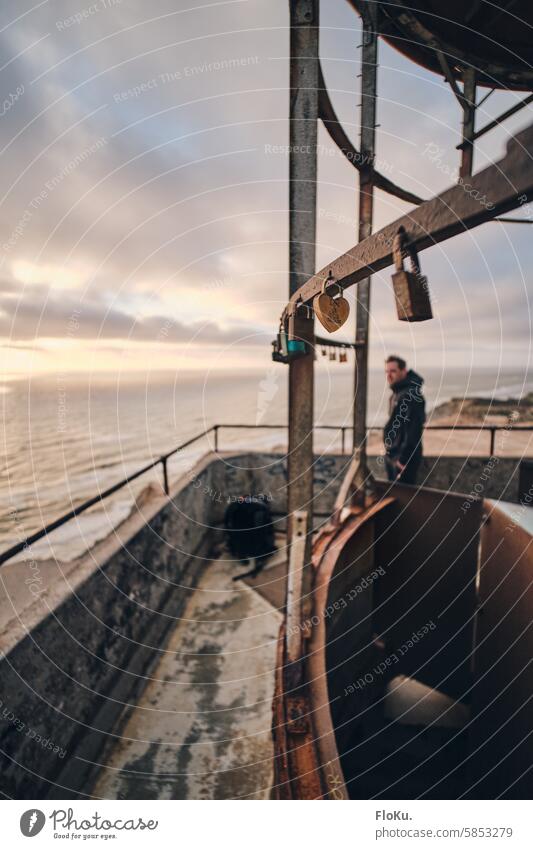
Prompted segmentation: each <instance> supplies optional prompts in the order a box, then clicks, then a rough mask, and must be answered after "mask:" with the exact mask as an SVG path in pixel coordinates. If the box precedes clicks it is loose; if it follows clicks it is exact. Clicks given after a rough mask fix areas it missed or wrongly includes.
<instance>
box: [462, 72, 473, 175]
mask: <svg viewBox="0 0 533 849" xmlns="http://www.w3.org/2000/svg"><path fill="white" fill-rule="evenodd" d="M463 79H464V85H463V142H465V146H464V147H463V149H462V151H461V167H460V169H459V176H460V177H471V176H472V169H473V165H474V133H475V120H476V72H475V70H474V68H467V69H466V71H465V72H464V75H463Z"/></svg>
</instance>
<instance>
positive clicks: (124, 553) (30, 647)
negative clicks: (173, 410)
mask: <svg viewBox="0 0 533 849" xmlns="http://www.w3.org/2000/svg"><path fill="white" fill-rule="evenodd" d="M195 474H196V478H195V480H196V481H200V482H201V485H202V486H209V481H210V478H211V476H212V474H213V466H212V465H210V464H209V463H207V462H206V461H202V462H201V463H200V464H198V466H197V467H196V469H195ZM212 507H213V502H212V501H211V500H210V499H209V498H205V497H203V498H199V497H198V492H197V490H196V489H195V488H194V484H193V482H192V481H191V480H190V479H189V477H187V478H185V479H184V480H182V481H180V482H179V484H178V485H177V486H176V487H175V489H174V491H173V493H172V495H171V498H170V499H169V498H166V497H163V498H161V497H159V498H156V499H155V501H154V500H152V501H150V502H148V504H145V505H144V506H143V508H142V509H140V510H138V511H136V512H135V513H134V514H133V515H132V516H131V517H130V519H128V520H127V521H126V522H124V523H123V524H122V525H121V526H120V527H119V528H118V529H117V533H116V534H115V535H114V536H113V537H112V538H109V539H108V540H106V541H105V542H104V543H103V544H100V545H98V546H96V547H95V548H94V549H93V550H92V551H91V552H90V553H89V554H88V555H86V556H85V557H84V558H82V559H81V560H80V562H79V563H77V564H76V569H75V571H74V574H73V573H72V571H71V573H70V575H69V579H68V580H64V581H63V584H62V585H61V575H60V574H58V575H56V578H57V582H59V584H60V585H59V586H58V585H57V584H56V585H55V586H54V587H53V597H54V601H55V603H54V606H53V607H52V606H51V605H50V604H49V603H48V596H49V593H48V592H47V591H43V592H42V593H40V594H39V595H38V596H37V597H35V598H34V599H33V601H32V604H30V605H25V606H24V607H22V608H21V610H20V611H19V612H18V615H17V617H16V628H12V629H10V631H9V633H4V634H3V635H2V636H3V640H2V656H1V661H0V751H1V753H2V754H1V756H0V757H1V779H0V786H1V789H2V791H3V793H5V794H7V795H8V796H11V797H14V798H19V799H20V798H28V799H30V798H34V799H37V798H46V797H51V798H69V797H70V796H71V795H73V793H72V790H73V789H74V790H75V789H76V788H78V789H79V790H80V791H81V790H87V788H88V786H89V785H90V780H91V774H92V770H91V766H90V764H87V763H86V762H85V761H84V760H83V759H87V760H89V761H92V760H98V758H99V756H100V754H101V752H102V749H103V746H104V745H105V744H106V743H108V742H109V741H110V739H111V740H112V739H113V738H110V737H109V733H108V732H109V731H111V730H113V731H114V732H115V733H116V732H117V730H118V728H120V723H121V721H122V720H124V719H125V713H127V707H128V703H129V702H131V700H132V699H135V697H136V694H137V693H138V692H139V691H140V690H141V689H142V687H143V686H144V684H145V677H144V676H145V675H146V674H147V672H148V671H149V668H150V665H151V664H152V663H153V662H154V660H155V659H156V657H157V653H158V652H159V651H161V650H162V648H163V646H164V644H165V639H166V636H167V635H168V634H169V629H170V628H171V627H172V625H173V623H174V621H175V618H176V617H179V616H180V614H181V612H182V611H183V608H184V605H185V603H186V600H187V598H188V594H189V593H190V592H191V590H192V588H193V587H194V586H195V584H196V582H197V580H198V577H199V575H200V574H201V571H202V567H203V564H204V563H205V560H204V558H205V557H208V556H209V546H210V544H211V537H210V535H209V534H206V532H205V530H206V526H209V524H210V521H211V514H212ZM17 568H24V564H14V565H13V567H12V569H17ZM45 574H47V575H48V578H50V577H51V575H52V572H50V570H49V571H48V572H45ZM50 591H51V592H52V589H51V590H50ZM58 595H59V597H58ZM74 795H76V794H74Z"/></svg>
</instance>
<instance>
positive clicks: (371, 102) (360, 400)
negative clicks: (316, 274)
mask: <svg viewBox="0 0 533 849" xmlns="http://www.w3.org/2000/svg"><path fill="white" fill-rule="evenodd" d="M362 23H363V32H362V38H363V43H362V50H361V53H362V56H361V62H362V68H361V135H360V139H361V140H360V151H361V161H362V163H363V167H362V168H361V170H360V172H359V236H358V238H359V241H360V242H362V241H363V239H366V238H368V236H370V234H371V233H372V217H373V210H374V183H373V169H374V148H375V137H376V129H375V127H376V83H377V56H378V35H377V4H375V3H372V2H371V3H367V4H366V6H365V9H364V11H363V14H362ZM370 280H371V278H370V277H367V278H366V280H362V281H361V282H360V283H359V285H358V287H357V310H356V317H355V341H356V344H357V347H356V349H355V386H354V430H353V449H354V454H355V458H356V460H357V461H358V464H359V467H358V474H357V476H356V480H355V484H356V486H357V497H358V500H362V499H363V498H364V491H363V486H364V481H365V479H366V477H367V460H366V411H367V392H368V318H369V310H370Z"/></svg>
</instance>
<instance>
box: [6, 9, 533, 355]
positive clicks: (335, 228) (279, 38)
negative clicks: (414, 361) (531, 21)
mask: <svg viewBox="0 0 533 849" xmlns="http://www.w3.org/2000/svg"><path fill="white" fill-rule="evenodd" d="M88 5H90V4H88ZM97 5H98V12H97V13H94V14H91V15H89V16H88V17H86V18H84V17H83V16H82V19H80V21H79V22H78V21H76V22H75V23H74V24H71V25H68V26H67V25H65V26H63V23H62V22H64V21H65V20H67V19H69V18H70V17H72V15H74V14H75V13H77V12H79V11H80V9H82V7H83V4H78V6H77V7H76V8H73V6H72V2H69V0H57V2H54V4H53V5H52V4H44V5H41V4H38V5H37V6H36V7H35V9H34V10H33V11H31V12H29V13H28V14H27V15H24V16H23V17H20V16H21V14H22V12H24V11H29V10H30V8H31V5H30V3H29V2H26V0H23V2H22V3H21V2H20V0H6V2H4V4H3V6H2V12H1V13H0V30H1V32H0V46H1V47H2V56H3V57H5V61H8V60H9V59H11V58H12V57H14V56H16V55H17V54H19V53H20V54H21V55H20V56H19V57H18V58H17V59H15V60H14V61H13V62H11V63H10V64H8V65H7V67H6V68H5V69H4V70H3V71H2V72H1V80H2V87H3V91H4V92H6V93H9V92H16V91H17V90H18V89H17V87H18V88H20V87H21V86H22V87H23V89H24V90H23V93H22V95H21V96H20V97H18V98H17V100H16V101H14V103H13V106H12V108H10V109H9V111H8V112H7V113H6V114H5V115H4V116H3V117H2V122H1V129H2V134H1V138H0V150H3V153H2V162H3V168H2V171H1V172H0V227H1V228H2V234H3V235H2V240H0V241H1V244H0V248H1V250H0V254H1V256H0V259H1V260H2V264H1V268H2V274H3V275H4V278H5V282H4V285H3V286H2V287H1V289H0V309H1V311H2V312H1V313H0V332H1V333H2V334H3V335H4V337H5V339H6V342H8V341H9V340H11V341H10V344H16V345H17V344H19V345H20V344H24V345H29V344H31V340H32V339H35V340H36V342H35V352H34V353H35V356H34V358H33V361H32V367H33V368H35V369H39V368H42V369H49V368H50V367H51V365H50V364H53V363H54V362H56V363H59V362H60V360H61V358H62V357H63V353H62V352H61V350H60V345H59V343H60V341H61V340H62V339H66V340H67V342H68V344H69V345H72V344H73V343H72V340H71V339H70V338H69V335H68V334H69V316H70V315H71V313H72V310H73V309H75V308H76V305H77V307H78V308H79V309H81V318H80V322H79V329H78V330H77V335H76V340H77V341H76V345H77V346H78V348H79V350H78V351H77V354H76V357H77V360H76V362H77V366H76V367H77V368H78V367H81V365H80V364H81V363H84V364H89V363H91V359H90V356H91V354H90V351H91V350H92V349H93V347H94V340H97V339H98V338H103V339H106V340H117V346H118V347H117V350H120V351H121V354H120V357H121V362H123V363H126V362H128V361H129V359H131V361H132V362H133V361H134V362H135V363H137V361H138V359H139V357H140V356H141V355H140V354H139V353H138V351H137V347H136V346H140V347H143V346H154V345H155V346H157V345H159V344H161V347H162V348H163V349H164V352H163V353H161V352H160V353H158V354H157V357H159V358H160V359H157V358H155V359H154V362H159V363H161V364H162V363H163V362H164V363H166V358H167V355H168V352H169V351H170V350H171V349H172V347H173V346H189V349H190V350H192V349H195V351H196V358H197V362H202V361H203V357H204V352H203V349H204V346H205V345H224V344H228V345H230V346H232V351H233V350H235V346H236V347H237V348H238V346H239V345H242V346H243V349H244V346H245V345H248V344H249V342H248V341H245V340H246V339H247V338H248V336H251V337H252V338H253V339H254V340H262V341H261V342H260V343H259V342H258V341H254V342H253V343H252V347H253V350H254V352H255V353H254V356H258V357H260V356H262V358H263V363H264V365H265V366H266V365H268V361H269V356H270V345H269V339H270V338H272V336H273V335H274V333H275V332H276V330H277V324H278V318H279V314H280V311H281V309H282V307H283V305H284V303H285V302H286V300H287V289H288V275H287V264H288V256H287V255H288V245H287V235H288V230H287V228H288V210H287V206H288V185H287V179H288V159H287V156H286V154H283V152H282V148H283V146H286V145H287V142H288V122H287V115H288V96H289V93H288V84H289V74H288V70H289V69H288V60H287V57H288V51H289V30H288V5H287V2H286V0H271V1H270V0H269V2H267V0H243V1H242V2H229V3H220V4H212V3H210V4H206V8H203V6H204V4H202V3H199V4H190V3H188V4H176V3H175V2H174V0H158V2H157V3H156V4H155V5H154V4H152V5H147V4H145V3H141V2H139V0H121V2H116V3H114V4H107V5H106V4H103V3H102V4H97ZM16 18H18V20H17V21H16V22H15V23H14V24H12V25H9V22H10V21H12V20H14V19H16ZM321 22H322V25H323V28H322V31H321V54H322V57H323V67H324V74H325V77H326V80H327V83H328V85H329V87H330V93H331V97H332V99H333V102H334V104H335V107H336V110H337V112H338V115H339V118H340V120H341V121H342V122H343V124H344V125H345V127H346V129H347V131H348V133H349V134H350V136H351V137H352V139H353V140H354V141H357V138H358V133H359V130H358V126H357V120H358V111H357V109H356V104H357V102H358V94H357V86H358V82H357V78H356V76H357V73H358V62H359V55H358V51H357V50H356V49H355V46H356V45H357V43H358V40H359V34H360V25H359V18H358V17H357V15H356V14H355V13H354V12H353V10H352V9H351V8H350V6H349V4H348V3H346V2H345V0H331V2H328V3H323V4H322V8H321ZM34 44H35V45H36V46H35V47H32V45H34ZM21 51H23V52H21ZM379 61H380V67H379V87H380V98H381V99H380V103H379V116H378V121H379V123H380V125H381V126H380V128H379V130H378V160H379V162H380V163H381V166H382V170H384V171H385V173H386V174H387V176H389V177H390V178H391V179H393V180H395V181H396V182H399V183H401V184H403V185H405V186H406V187H407V188H410V189H411V190H413V191H416V192H418V193H419V194H422V195H423V196H425V197H429V196H431V195H433V194H434V193H436V192H437V191H440V190H441V189H443V188H445V187H447V186H448V185H449V182H450V178H449V177H448V176H446V175H445V174H444V173H443V171H442V169H439V168H438V167H437V165H436V163H435V162H432V161H430V159H429V158H428V157H427V156H425V155H424V149H425V146H426V145H427V144H428V143H430V142H431V143H432V144H435V145H438V146H439V147H440V148H442V150H443V154H442V158H443V161H444V162H445V163H446V164H448V165H449V166H450V168H451V169H453V167H455V166H456V163H457V151H456V150H455V145H456V144H457V141H458V132H459V127H460V114H459V111H460V110H459V107H458V105H457V103H456V101H455V99H454V97H453V96H452V95H451V93H450V92H449V90H448V89H447V87H446V86H445V85H444V84H443V82H442V80H441V79H440V77H439V76H437V75H433V74H430V73H428V72H426V71H423V70H421V69H419V68H417V67H416V66H415V65H413V64H411V63H409V62H408V61H407V60H406V59H405V58H403V57H401V56H400V55H399V54H398V53H396V52H395V51H394V50H392V49H391V48H390V47H388V46H386V45H382V46H381V47H380V56H379ZM514 99H515V96H514V95H510V94H506V93H496V94H494V95H493V96H492V97H491V98H490V99H489V100H488V101H487V103H486V104H484V106H483V108H482V113H481V114H480V116H479V119H480V121H482V122H483V123H485V122H486V121H488V120H490V119H491V118H492V117H494V116H495V115H497V114H498V113H499V112H501V111H502V109H504V108H505V107H506V106H507V105H508V104H509V103H510V102H514ZM531 114H532V113H531V111H529V114H528V110H524V112H523V113H520V115H518V116H516V117H515V118H513V120H512V121H511V122H510V123H509V125H508V129H502V130H498V131H497V133H496V134H495V135H494V137H492V138H489V137H486V138H485V139H484V140H483V142H482V144H481V145H480V146H479V149H478V151H477V153H476V167H482V166H483V165H484V164H486V162H488V161H489V160H490V159H494V158H499V157H500V156H501V155H502V153H503V148H504V144H505V142H506V139H507V137H508V133H509V131H513V130H515V129H516V128H519V127H521V126H524V125H526V124H527V123H529V122H530V120H531ZM319 138H320V143H321V146H322V148H321V150H322V152H321V154H320V156H319V186H318V205H319V208H322V209H324V210H329V211H332V212H334V213H335V214H336V215H337V218H336V220H332V219H331V218H328V217H326V216H325V215H324V216H322V217H321V216H319V222H318V224H319V226H318V236H317V263H318V265H319V266H322V265H326V264H327V263H328V262H329V261H330V260H331V259H332V258H333V257H335V256H336V255H338V254H339V253H341V252H343V251H345V250H347V249H349V248H350V247H351V246H352V245H353V244H355V242H356V241H357V237H356V223H355V218H356V214H357V193H356V188H357V175H356V173H355V171H354V169H353V168H352V167H351V166H350V165H349V164H348V163H347V162H346V161H344V159H343V158H342V157H340V156H339V155H337V154H334V155H329V153H328V150H329V149H330V148H331V143H330V141H329V138H328V137H327V135H326V134H325V132H324V131H323V130H321V131H320V136H319ZM273 146H274V148H276V147H278V148H280V150H281V152H278V153H273V152H272V149H273ZM407 208H408V207H407V205H406V204H404V203H402V202H400V201H397V200H396V199H394V198H389V197H387V196H386V195H384V194H383V193H382V192H378V193H377V199H376V209H375V217H376V221H375V227H376V228H377V227H380V226H382V225H383V224H385V223H387V222H388V221H391V220H394V219H395V218H396V217H398V216H399V215H400V214H402V213H403V212H405V211H406V209H407ZM527 229H528V228H526V227H524V228H517V231H516V232H513V233H510V232H508V231H509V228H505V229H503V228H501V227H500V226H499V225H486V226H484V227H483V228H481V229H480V230H477V231H474V232H473V233H471V234H466V235H465V236H464V237H461V239H460V240H457V242H454V243H453V244H449V245H443V246H436V247H434V248H432V249H431V250H429V251H426V252H425V253H424V254H423V256H422V264H423V269H424V271H425V273H427V274H428V277H429V281H430V288H431V291H432V293H433V294H434V297H435V303H436V306H438V309H436V315H437V319H436V321H435V322H433V323H431V324H430V325H425V326H422V327H418V328H416V329H413V328H405V327H404V326H403V325H400V324H399V323H398V322H397V321H396V320H395V313H394V303H393V301H392V298H391V291H390V275H389V273H388V272H387V273H383V274H382V275H376V278H375V282H374V287H373V295H372V309H373V312H372V328H373V329H372V337H371V338H372V356H373V357H374V358H378V359H379V358H380V357H381V352H382V349H385V348H387V347H389V346H390V345H392V344H394V345H396V344H402V345H405V346H407V347H408V346H412V347H413V346H414V347H417V348H418V350H420V351H428V352H430V351H433V352H436V353H435V356H437V355H439V356H440V354H441V353H442V352H443V351H445V350H446V345H448V346H449V350H450V353H452V352H453V356H456V357H457V358H460V357H461V353H460V346H461V344H462V345H463V355H465V356H466V355H468V352H469V351H470V348H471V344H472V339H473V340H474V343H475V344H476V345H478V346H479V348H480V350H485V348H488V347H489V346H490V344H491V342H492V341H493V340H494V338H495V336H494V334H495V327H501V328H502V334H501V339H502V340H504V341H502V342H501V343H500V342H499V343H498V344H499V345H504V344H505V345H507V344H508V349H507V350H508V351H512V352H513V356H514V357H515V360H517V359H518V356H517V350H518V348H519V346H520V345H522V347H523V349H524V350H525V349H527V347H528V344H529V334H530V328H529V324H528V314H529V312H528V310H529V304H528V300H527V291H528V290H529V291H531V281H530V272H529V269H530V268H531V262H530V261H529V252H530V235H529V233H528V232H527ZM6 245H7V249H6ZM2 246H3V247H2ZM504 281H505V286H504V285H503V282H504ZM17 287H18V288H17ZM9 291H11V294H9ZM17 295H20V297H17ZM354 297H356V293H352V294H351V295H350V298H351V300H352V302H353V299H354ZM169 320H170V321H172V323H173V325H172V326H173V329H172V332H169V335H168V339H166V340H165V341H164V342H161V343H159V342H158V341H157V335H158V333H159V332H160V330H161V327H163V326H164V324H165V322H167V321H169ZM498 322H499V323H498ZM352 335H353V316H352V318H351V320H350V323H349V324H348V325H347V327H346V338H351V337H352ZM499 338H500V337H499ZM43 339H47V340H49V341H48V342H47V350H46V354H45V353H43V351H42V349H41V347H40V346H41V343H42V340H43ZM17 340H18V341H17ZM39 340H40V341H39ZM84 345H85V346H86V354H84V353H83V346H84ZM261 345H262V353H260V349H261ZM54 346H55V347H54ZM120 346H122V347H120ZM128 346H131V352H132V356H131V358H129V356H128V353H127V351H128ZM54 350H56V351H57V357H56V358H55V359H54V356H55V355H54ZM113 350H115V349H114V348H113ZM154 350H155V349H154ZM247 350H248V349H247ZM19 353H20V354H21V356H20V357H19V358H18V359H17V362H16V363H14V360H13V361H10V362H11V363H12V367H13V368H15V369H17V368H19V367H21V366H20V364H21V363H23V366H22V368H25V367H26V366H27V362H28V360H27V359H24V360H22V353H21V352H20V351H19ZM500 353H501V352H500V350H499V349H498V350H494V353H493V355H492V356H493V359H494V360H495V361H497V360H498V359H499V357H500ZM26 354H27V352H26V353H25V354H24V356H26ZM116 356H119V354H116ZM187 356H189V355H188V354H187ZM232 356H234V354H232ZM109 357H110V362H115V359H114V357H115V355H113V356H111V353H109ZM104 359H105V353H104V352H103V350H100V351H99V353H98V357H97V364H98V367H101V365H102V363H103V362H104ZM193 359H194V357H193ZM246 359H247V357H246V356H242V357H239V356H238V355H235V361H234V365H235V367H238V366H239V362H241V363H242V362H245V361H246ZM92 362H93V363H94V362H95V361H94V360H93V361H92ZM13 363H14V365H13ZM87 367H89V366H87ZM132 367H133V366H132ZM161 367H164V366H163V365H161Z"/></svg>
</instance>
